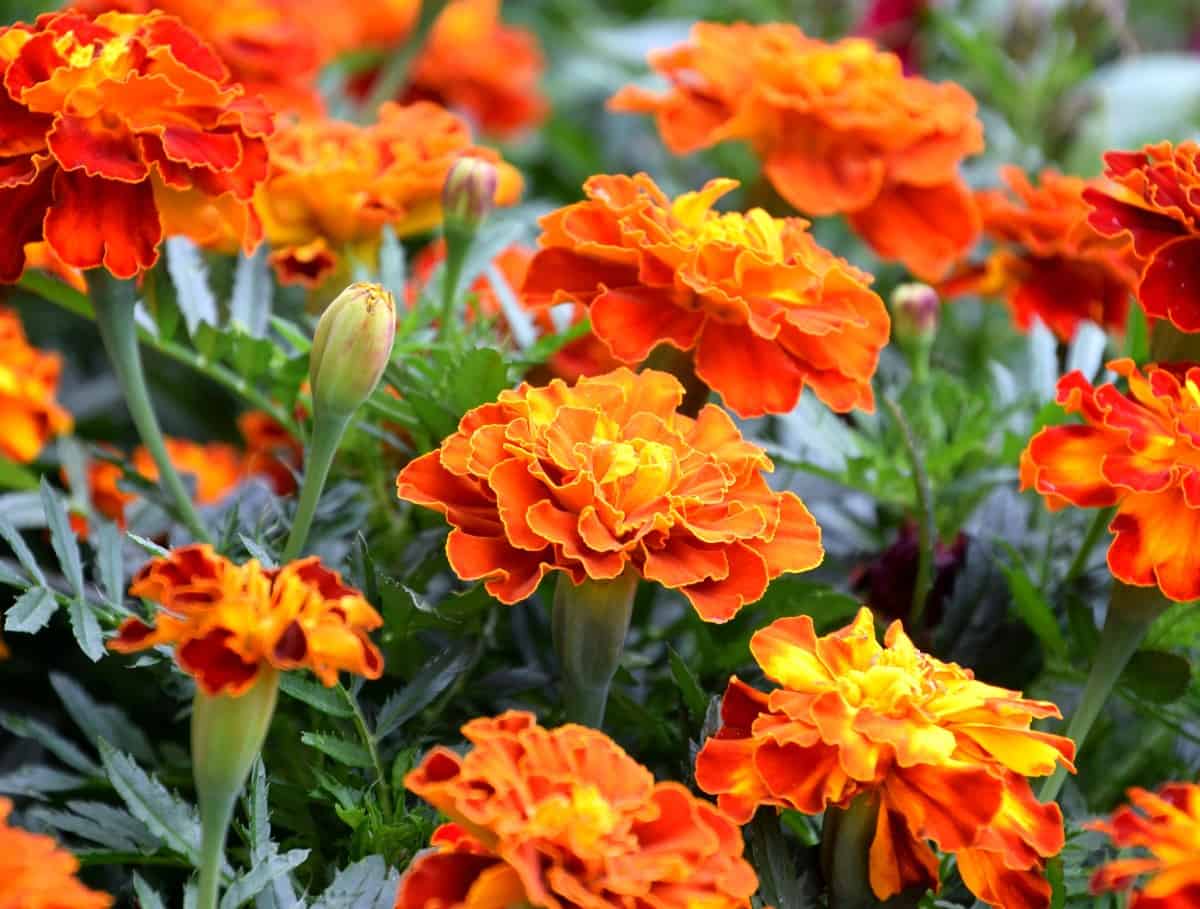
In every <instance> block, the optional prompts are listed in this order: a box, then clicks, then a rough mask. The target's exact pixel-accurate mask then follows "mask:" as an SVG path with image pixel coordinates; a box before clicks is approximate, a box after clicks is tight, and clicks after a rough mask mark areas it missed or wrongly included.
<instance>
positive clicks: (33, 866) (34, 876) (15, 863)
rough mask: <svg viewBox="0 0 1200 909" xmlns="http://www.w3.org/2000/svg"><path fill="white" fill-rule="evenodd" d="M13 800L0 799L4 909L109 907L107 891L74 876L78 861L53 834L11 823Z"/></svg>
mask: <svg viewBox="0 0 1200 909" xmlns="http://www.w3.org/2000/svg"><path fill="white" fill-rule="evenodd" d="M11 813H12V802H10V801H9V800H8V799H4V798H0V906H3V907H5V909H108V907H109V906H111V905H112V904H113V901H112V897H110V896H109V895H108V894H107V893H100V892H98V891H96V890H91V889H89V888H88V887H85V886H84V885H83V884H82V883H80V881H79V879H78V878H77V877H76V876H75V875H76V874H77V873H78V872H79V862H78V861H77V860H76V858H75V856H73V855H71V853H70V852H68V851H67V850H66V849H63V848H62V847H61V846H59V845H58V843H56V842H54V840H52V839H51V838H50V837H48V836H44V835H43V834H40V833H29V832H28V831H25V830H22V829H21V828H20V827H13V826H11V825H10V824H9V823H8V816H9V814H11Z"/></svg>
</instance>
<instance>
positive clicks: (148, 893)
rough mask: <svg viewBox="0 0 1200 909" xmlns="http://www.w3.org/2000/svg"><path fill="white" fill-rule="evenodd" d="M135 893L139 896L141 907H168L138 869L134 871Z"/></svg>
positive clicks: (164, 908)
mask: <svg viewBox="0 0 1200 909" xmlns="http://www.w3.org/2000/svg"><path fill="white" fill-rule="evenodd" d="M133 894H134V896H136V897H137V901H138V906H139V907H140V909H167V907H166V906H165V905H163V901H162V897H161V896H159V895H158V893H157V892H156V891H155V890H153V889H152V888H151V887H150V885H149V884H147V883H146V882H145V881H144V880H143V879H142V876H141V875H140V874H138V873H137V872H136V871H135V872H133Z"/></svg>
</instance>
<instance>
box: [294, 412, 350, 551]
mask: <svg viewBox="0 0 1200 909" xmlns="http://www.w3.org/2000/svg"><path fill="white" fill-rule="evenodd" d="M351 416H352V414H341V413H329V412H327V411H325V412H323V411H321V410H320V409H318V410H317V413H316V415H315V417H314V419H313V433H312V443H311V444H310V445H309V449H308V452H307V457H306V459H305V468H304V485H303V486H301V488H300V501H299V503H297V505H296V517H295V520H294V521H293V522H292V530H291V533H290V534H289V535H288V541H287V546H285V547H284V550H283V559H282V560H283V562H285V563H286V562H291V561H293V560H294V559H296V558H298V557H299V555H300V553H301V551H303V549H304V544H305V543H306V542H307V541H308V532H309V530H310V529H311V528H312V520H313V515H314V514H315V513H316V510H317V502H318V501H320V499H321V493H322V492H323V491H324V489H325V481H326V480H327V479H328V478H329V468H330V466H331V465H332V464H333V457H334V455H335V454H337V450H338V446H339V445H341V443H342V436H343V435H345V432H346V427H347V426H348V425H349V423H350V417H351Z"/></svg>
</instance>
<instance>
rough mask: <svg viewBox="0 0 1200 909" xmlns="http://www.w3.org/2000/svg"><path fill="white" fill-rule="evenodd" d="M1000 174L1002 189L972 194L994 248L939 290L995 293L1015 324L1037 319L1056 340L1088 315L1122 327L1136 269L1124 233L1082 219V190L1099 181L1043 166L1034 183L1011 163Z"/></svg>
mask: <svg viewBox="0 0 1200 909" xmlns="http://www.w3.org/2000/svg"><path fill="white" fill-rule="evenodd" d="M1001 175H1002V177H1003V179H1004V181H1005V183H1006V184H1007V185H1008V191H1007V192H1006V191H1005V190H1003V189H989V190H982V191H980V192H978V193H976V195H975V201H976V203H977V205H978V206H979V212H980V217H981V218H982V221H983V231H984V234H985V235H986V236H987V237H988V238H989V239H991V240H992V241H993V242H994V243H995V249H994V251H993V252H992V253H991V255H990V256H989V257H988V259H987V261H986V262H985V263H984V264H983V265H981V266H975V267H968V268H965V269H963V270H961V271H959V272H958V273H957V274H955V275H952V276H951V278H950V279H949V280H948V281H947V282H946V283H945V284H943V286H942V291H943V292H944V293H947V294H949V295H957V294H961V293H980V294H985V295H993V294H994V295H1001V296H1003V297H1004V298H1005V299H1006V301H1007V302H1008V306H1009V308H1010V309H1011V310H1012V314H1013V320H1014V321H1015V322H1016V324H1017V327H1018V328H1020V329H1021V330H1022V331H1028V330H1029V329H1030V328H1031V327H1032V325H1033V322H1034V319H1035V318H1037V319H1041V320H1042V322H1044V323H1045V324H1046V326H1047V327H1048V328H1049V329H1050V330H1051V331H1052V332H1054V334H1055V336H1057V337H1058V338H1059V339H1060V340H1062V341H1070V340H1071V338H1072V337H1074V335H1075V332H1076V330H1077V329H1078V328H1079V325H1080V324H1081V323H1082V322H1084V321H1085V320H1089V319H1090V320H1091V321H1092V322H1095V323H1096V324H1097V325H1099V326H1101V327H1102V328H1104V329H1107V330H1113V331H1117V332H1121V331H1124V330H1125V317H1126V314H1127V313H1128V311H1129V301H1130V298H1131V297H1132V295H1133V291H1134V288H1136V286H1137V281H1138V271H1139V269H1138V266H1137V263H1136V260H1135V259H1134V256H1133V250H1132V248H1131V247H1130V245H1129V243H1128V242H1127V241H1126V240H1125V239H1124V238H1116V239H1113V238H1110V237H1105V236H1103V235H1102V234H1100V233H1099V232H1098V231H1097V230H1096V229H1095V228H1094V227H1093V226H1092V225H1091V224H1090V223H1089V222H1088V213H1089V211H1090V209H1089V208H1088V205H1087V203H1086V202H1084V199H1083V194H1084V192H1085V191H1086V190H1087V189H1088V188H1089V187H1101V186H1103V185H1104V182H1103V181H1101V180H1083V179H1081V178H1079V177H1071V176H1063V175H1062V174H1060V173H1058V172H1056V171H1053V170H1045V171H1042V173H1041V175H1040V177H1039V178H1038V185H1036V186H1035V185H1034V184H1033V183H1032V182H1031V181H1030V179H1029V177H1028V176H1026V174H1025V173H1024V172H1023V171H1021V170H1020V169H1019V168H1016V167H1011V166H1010V167H1005V168H1003V169H1002V170H1001Z"/></svg>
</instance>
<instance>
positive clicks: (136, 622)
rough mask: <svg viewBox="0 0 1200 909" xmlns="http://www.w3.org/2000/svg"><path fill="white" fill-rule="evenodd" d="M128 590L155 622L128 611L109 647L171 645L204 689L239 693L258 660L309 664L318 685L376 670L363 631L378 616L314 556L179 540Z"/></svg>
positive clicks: (377, 662)
mask: <svg viewBox="0 0 1200 909" xmlns="http://www.w3.org/2000/svg"><path fill="white" fill-rule="evenodd" d="M129 593H130V595H131V596H135V597H144V598H145V599H147V600H151V601H152V602H154V603H157V604H158V605H159V607H160V609H159V612H158V615H157V616H156V617H155V619H154V624H153V625H148V624H146V623H145V622H143V621H142V620H141V619H138V618H130V619H126V620H125V621H124V622H123V623H122V624H121V627H120V628H119V629H118V631H117V635H116V637H115V638H113V639H112V640H110V641H109V643H108V646H109V647H111V648H112V649H113V650H116V651H118V652H120V653H133V652H136V651H139V650H146V649H147V648H150V647H156V646H159V645H162V644H169V645H174V647H175V659H176V661H177V662H178V663H179V665H180V667H181V668H182V669H183V670H184V671H185V672H187V673H189V674H190V675H192V676H194V677H195V679H196V684H197V685H198V686H199V687H200V689H201V690H202V691H203V692H204V693H205V694H208V695H218V694H227V695H232V696H237V695H239V694H243V693H245V692H246V691H247V690H248V689H249V688H250V687H251V686H252V685H253V684H254V682H255V680H256V679H257V678H258V676H259V673H260V672H261V671H262V670H263V668H264V667H266V666H273V667H275V668H276V669H281V670H287V669H299V668H307V669H309V670H311V671H312V672H313V673H314V674H315V675H316V676H317V678H318V679H320V680H321V682H323V683H324V684H325V685H333V684H335V683H336V682H337V674H338V672H339V671H341V670H345V671H348V672H353V673H356V674H358V675H361V676H365V677H366V678H369V679H377V678H379V676H380V675H381V674H382V672H383V657H382V656H381V655H380V653H379V649H378V648H377V647H376V646H375V645H374V644H373V643H372V642H371V639H370V638H369V637H368V636H367V633H368V632H369V631H372V630H374V629H376V628H378V627H379V626H380V625H382V624H383V619H382V618H380V616H379V613H377V612H376V611H375V610H374V608H372V606H371V604H370V603H368V602H367V601H366V600H365V599H363V596H362V594H361V593H359V592H358V591H357V590H355V589H354V588H352V587H349V586H347V585H346V584H345V583H344V582H343V581H342V578H341V576H340V575H339V574H338V573H337V572H335V571H331V570H329V569H328V568H326V567H325V566H323V565H322V564H321V562H320V560H319V559H317V558H316V557H315V556H312V557H309V558H305V559H300V560H298V561H295V562H291V563H289V564H287V565H285V566H283V567H282V568H263V567H262V566H261V565H260V564H259V563H258V562H257V561H254V560H251V561H249V562H247V563H246V564H244V565H235V564H233V563H232V562H230V561H228V560H227V559H224V558H222V557H221V556H219V555H217V554H216V553H215V552H213V550H212V548H211V547H210V546H207V545H195V546H185V547H182V548H179V549H174V550H172V551H171V552H170V553H169V554H168V555H166V556H164V557H162V558H157V559H153V560H151V561H150V562H148V563H147V564H146V565H145V566H144V567H143V568H142V569H141V570H140V571H139V572H138V573H137V575H135V577H134V579H133V583H132V585H131V586H130V588H129Z"/></svg>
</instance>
